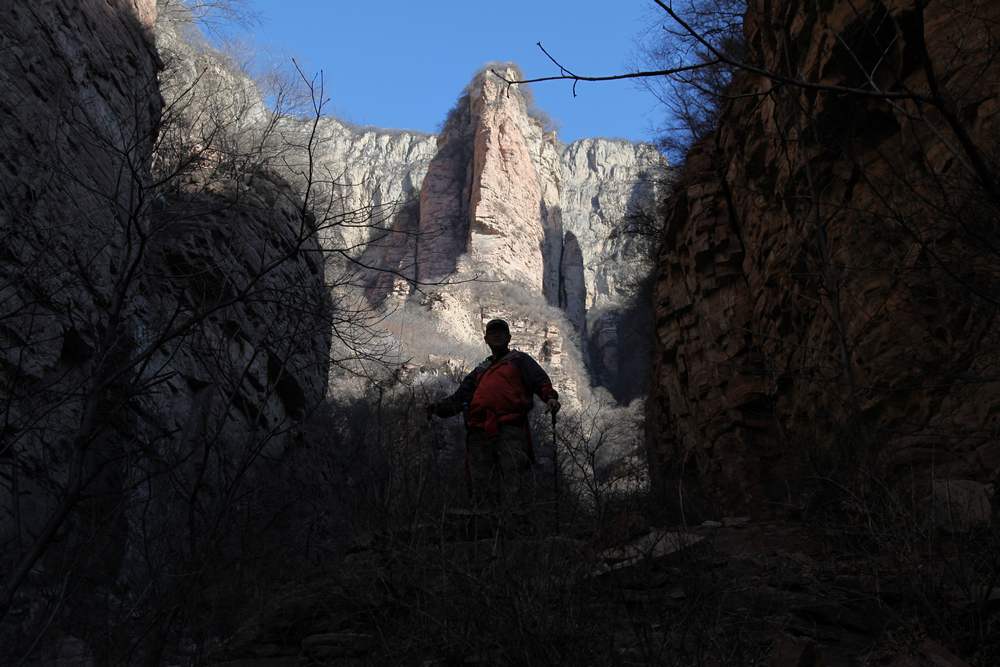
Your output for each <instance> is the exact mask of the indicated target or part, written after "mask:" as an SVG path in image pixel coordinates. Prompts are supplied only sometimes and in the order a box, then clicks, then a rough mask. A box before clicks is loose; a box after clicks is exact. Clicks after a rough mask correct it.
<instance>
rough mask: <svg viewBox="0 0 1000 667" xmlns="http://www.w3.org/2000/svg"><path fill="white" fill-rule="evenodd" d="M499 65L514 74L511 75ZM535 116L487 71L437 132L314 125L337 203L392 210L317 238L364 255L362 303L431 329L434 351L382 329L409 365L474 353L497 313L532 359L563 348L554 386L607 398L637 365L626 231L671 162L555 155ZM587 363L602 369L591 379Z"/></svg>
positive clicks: (621, 152)
mask: <svg viewBox="0 0 1000 667" xmlns="http://www.w3.org/2000/svg"><path fill="white" fill-rule="evenodd" d="M497 69H498V70H499V71H500V72H502V73H503V74H504V77H506V78H517V76H518V71H517V70H516V68H515V67H514V66H511V65H503V66H499V67H498V68H497ZM536 116H537V114H535V113H534V112H533V111H532V110H531V102H530V100H529V99H528V97H527V93H526V92H525V91H524V90H523V89H522V88H521V87H519V86H517V85H510V86H509V85H507V84H506V83H505V82H504V81H503V80H502V79H501V78H500V77H498V76H497V75H496V74H494V73H492V72H491V71H490V69H489V68H486V69H484V70H483V71H482V72H481V73H479V74H478V75H477V76H476V77H475V78H474V79H473V81H472V82H471V83H470V84H469V86H468V87H467V88H466V90H465V92H464V93H463V95H462V96H461V97H460V99H459V100H458V102H457V104H456V106H455V108H454V109H452V111H451V112H450V113H449V115H448V117H447V119H446V121H445V124H444V127H443V130H442V132H441V134H440V135H438V136H437V137H433V136H428V135H423V134H416V133H410V132H402V131H380V130H374V129H364V128H361V129H359V128H352V127H349V126H347V125H344V124H342V123H340V122H338V121H336V120H333V119H323V120H322V121H321V123H320V125H319V131H320V134H321V140H320V144H319V145H320V148H319V150H318V151H317V155H316V161H317V163H318V164H319V165H320V168H321V169H322V170H323V171H324V172H326V173H329V174H334V175H336V176H337V178H336V179H335V180H336V181H337V184H336V186H335V189H336V191H337V192H338V197H339V199H340V202H341V205H342V206H343V209H344V210H345V211H350V210H360V209H363V208H364V207H366V206H370V207H374V208H375V209H378V208H379V207H385V206H386V205H387V204H390V203H394V204H395V205H394V206H392V207H390V208H384V209H383V210H382V211H380V212H379V215H378V216H376V217H377V219H378V220H379V221H380V222H381V223H382V224H381V225H375V226H369V227H365V228H363V229H360V230H359V229H354V230H350V232H351V233H352V234H353V236H351V237H350V238H348V237H345V236H343V235H342V234H336V235H331V236H330V237H329V238H328V240H327V243H328V244H329V243H339V244H341V245H342V246H343V247H347V248H352V249H353V248H362V247H363V250H359V251H358V252H357V256H358V257H359V258H360V261H362V263H363V264H364V265H365V266H371V267H377V269H379V270H377V271H372V272H369V273H368V275H367V278H366V282H367V284H368V285H369V291H368V297H369V299H370V300H371V302H372V303H374V304H377V305H380V306H382V307H384V308H386V309H387V310H388V311H392V310H393V309H398V308H404V309H418V310H417V311H411V312H412V313H414V314H415V313H417V312H419V313H420V315H419V317H418V318H416V319H417V320H418V321H419V322H420V323H421V324H422V325H424V326H425V327H426V326H429V327H431V329H432V330H433V332H434V334H435V335H434V336H433V337H432V338H433V340H434V344H431V345H428V344H426V341H427V338H428V337H427V336H423V335H414V334H412V333H410V332H408V331H406V327H407V326H408V325H407V324H406V318H405V317H403V316H402V315H400V316H399V317H398V318H394V319H392V320H390V323H389V328H390V330H391V331H393V332H394V333H395V334H396V336H397V338H398V340H399V343H400V345H401V346H402V347H403V353H404V354H405V355H406V356H410V357H413V358H415V359H416V360H418V361H419V360H420V359H421V358H426V355H428V354H432V353H435V354H436V353H446V349H445V348H446V347H447V345H446V344H444V341H448V342H449V344H451V345H452V349H453V352H452V356H454V349H455V347H456V346H455V344H456V343H457V344H458V345H457V348H458V349H462V348H466V349H469V350H470V354H473V355H478V354H479V352H480V350H481V342H480V336H481V330H482V323H483V318H489V317H492V316H494V315H496V314H498V313H506V314H507V315H508V316H509V317H511V318H513V320H515V321H516V322H517V321H519V322H521V323H522V324H521V325H515V329H519V331H516V332H515V338H516V339H517V344H519V345H520V346H521V347H523V348H524V349H526V350H527V351H529V352H532V353H534V354H537V355H539V356H540V357H542V358H547V357H549V356H550V354H551V351H552V350H553V349H558V350H563V351H564V352H565V351H570V350H572V352H570V354H572V355H573V356H574V358H575V361H573V362H571V363H570V364H569V367H564V365H563V364H561V363H559V362H558V361H556V360H553V362H552V364H553V366H554V367H555V368H556V369H559V368H562V371H559V370H557V371H556V374H557V375H560V376H561V377H560V378H559V379H560V381H561V383H562V384H563V390H564V391H568V393H569V394H570V395H571V396H578V395H579V392H580V391H581V387H582V388H583V390H586V389H587V387H588V386H589V384H590V383H591V381H594V380H596V381H597V382H599V383H602V384H605V385H606V386H609V387H612V388H613V387H614V386H616V385H618V384H620V383H621V380H620V376H621V375H622V374H623V372H625V373H631V372H632V370H633V368H632V366H631V365H629V364H630V363H631V361H630V359H631V357H630V355H629V354H625V353H623V352H619V349H618V348H619V347H620V346H621V345H620V342H619V341H624V340H625V337H626V336H625V333H624V330H625V329H627V328H628V327H630V326H632V323H631V322H626V321H625V320H626V319H627V318H626V314H627V313H628V311H629V309H630V308H631V307H632V305H633V303H634V301H635V298H636V295H637V294H638V292H639V286H640V284H641V282H642V280H643V279H644V277H645V276H646V275H647V274H648V272H649V270H650V268H651V260H650V254H651V253H650V237H649V236H644V235H641V234H630V233H627V232H626V231H625V228H626V227H627V226H628V218H629V217H630V216H633V215H635V216H641V215H642V214H643V213H646V212H648V211H649V210H650V209H651V208H652V206H653V202H654V201H655V198H656V191H657V186H658V184H659V182H661V180H662V179H663V177H664V176H665V174H666V164H665V161H664V159H663V157H662V156H661V155H660V154H659V152H658V151H656V149H655V148H653V147H652V146H650V145H646V144H635V143H631V142H627V141H621V140H610V139H584V140H580V141H577V142H574V143H572V144H569V145H564V144H562V143H561V142H559V140H558V138H557V136H556V133H555V132H553V131H549V130H547V129H546V127H545V125H544V123H543V121H542V120H540V119H539V118H537V117H536ZM287 131H288V132H296V131H298V132H303V131H304V130H303V129H302V128H301V127H299V128H297V129H296V128H295V127H294V126H293V127H290V128H289V129H288V130H287ZM366 241H367V242H368V243H367V245H365V242H366ZM387 270H388V271H387ZM413 283H416V284H418V285H420V286H421V289H420V290H419V294H411V292H413V290H412V284H413ZM438 283H444V284H442V285H437V284H438ZM632 315H634V313H628V317H629V318H631V317H632ZM413 321H414V317H413V316H412V315H411V317H410V322H411V325H410V326H412V322H413ZM591 329H592V330H593V335H590V334H589V333H588V332H589V330H591ZM529 332H531V333H529ZM556 338H558V341H556V340H555V339H556ZM567 341H571V343H570V344H566V342H567ZM641 347H642V346H639V348H635V347H634V346H633V347H632V348H630V351H631V352H636V353H638V350H639V349H640V348H641ZM588 355H590V359H589V360H588ZM632 356H635V355H634V354H633V355H632ZM467 361H470V362H471V361H472V359H467ZM585 366H594V367H595V368H598V369H599V372H598V373H597V374H596V376H595V377H593V378H589V379H588V377H587V371H586V369H585ZM626 393H627V394H628V396H630V397H634V396H636V395H637V393H639V392H632V393H628V392H626Z"/></svg>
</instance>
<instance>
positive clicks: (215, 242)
mask: <svg viewBox="0 0 1000 667" xmlns="http://www.w3.org/2000/svg"><path fill="white" fill-rule="evenodd" d="M9 4H10V6H9V7H7V6H5V8H4V11H3V12H2V13H0V40H2V41H0V118H2V123H0V179H2V181H3V186H2V188H0V235H2V238H3V239H4V242H3V249H2V251H0V302H2V304H3V307H2V315H0V339H2V341H3V343H2V347H0V395H2V396H3V408H2V412H0V414H2V418H0V470H2V473H0V511H2V514H0V544H2V545H4V546H3V549H2V550H0V554H2V555H0V573H2V575H0V576H2V579H0V646H2V647H3V649H2V650H0V662H13V661H15V660H14V659H13V658H17V660H21V659H22V658H23V659H25V660H28V661H29V662H30V661H31V660H30V659H28V656H27V654H26V653H18V651H26V650H27V647H29V646H32V645H34V646H46V645H50V642H49V641H48V638H47V636H46V634H45V633H55V634H59V633H61V632H72V633H76V635H77V637H78V638H82V639H73V640H72V641H71V642H70V643H71V644H73V645H76V644H80V645H82V646H85V647H86V650H83V654H84V655H85V656H86V655H89V656H90V659H91V660H92V661H93V662H96V663H99V664H112V663H116V662H128V661H131V660H134V659H136V658H135V656H136V655H140V654H143V653H145V654H146V656H147V658H146V659H147V661H153V662H156V661H158V660H154V659H153V657H152V656H156V655H158V651H161V650H162V648H163V644H162V642H164V641H166V636H167V634H169V633H172V632H174V630H170V629H167V628H164V629H163V631H162V632H156V633H153V634H152V635H147V634H146V633H145V632H139V631H137V628H138V627H139V625H145V624H147V623H150V621H151V619H153V618H156V617H157V615H158V614H160V613H161V611H162V609H161V608H160V607H159V605H161V604H163V603H166V604H173V603H170V602H166V601H167V600H168V599H170V598H171V596H174V595H180V596H182V597H183V596H185V595H186V594H185V593H184V592H183V589H184V587H185V586H187V584H184V585H181V586H180V587H178V585H177V582H178V581H180V580H181V579H184V578H185V576H186V575H185V576H181V577H178V573H179V571H180V570H184V571H186V572H190V571H192V570H191V569H188V568H193V569H201V568H202V567H209V566H210V565H211V564H213V563H218V564H223V563H225V562H226V561H227V560H229V559H232V558H237V557H238V556H239V555H240V554H241V553H247V552H246V551H245V549H246V548H248V546H247V545H248V542H246V537H247V536H248V535H250V534H254V533H256V532H257V531H247V530H246V529H247V528H248V527H249V525H250V523H253V522H254V521H257V519H252V520H251V522H250V523H246V522H244V521H242V520H240V519H239V516H240V515H241V513H242V516H243V517H244V518H246V517H249V516H252V515H256V516H258V517H263V516H264V515H263V514H259V515H258V511H259V510H260V509H261V507H265V508H266V507H267V506H268V504H267V503H265V502H262V501H260V498H261V497H262V495H263V494H266V493H268V492H269V491H266V490H265V489H270V490H271V491H273V490H274V488H275V486H276V485H277V484H278V483H277V482H276V480H277V479H278V478H279V477H280V475H277V474H276V473H275V471H276V469H278V464H279V462H280V461H281V460H282V456H283V455H285V454H286V453H287V452H288V451H289V450H290V449H292V448H293V447H294V446H295V445H296V443H297V442H298V440H299V439H300V438H299V436H300V432H299V431H300V429H301V426H302V423H303V419H304V417H305V416H306V415H307V413H308V412H309V411H310V409H311V408H312V407H313V406H315V405H316V404H317V403H318V402H320V401H321V400H322V399H323V398H324V397H325V393H326V384H327V373H328V369H327V366H328V350H329V340H330V331H329V326H330V325H329V300H330V296H329V294H328V293H327V291H326V289H325V284H324V262H323V260H322V255H321V253H320V247H319V244H318V240H317V239H316V237H315V235H314V233H313V231H314V230H313V229H312V227H311V226H312V225H313V224H314V220H313V219H312V218H311V217H310V216H308V215H305V216H303V215H302V211H301V197H299V196H298V194H297V193H296V192H295V190H294V189H293V188H292V187H291V186H290V185H289V183H287V182H286V181H285V180H283V179H282V178H281V177H279V176H276V175H274V174H272V173H268V172H266V171H260V170H257V169H253V168H240V167H239V165H240V161H239V159H238V157H239V156H240V155H243V154H244V153H241V152H240V151H239V150H238V146H240V145H243V143H244V141H243V137H244V135H245V132H244V125H243V123H244V121H245V124H246V126H250V125H252V124H253V122H255V121H254V119H253V118H252V117H251V116H250V115H244V116H240V115H236V116H232V115H231V116H229V118H235V119H236V120H235V121H233V122H235V124H226V123H224V122H222V123H221V124H220V122H221V121H222V120H223V119H224V116H225V113H224V111H223V109H224V108H225V106H226V105H225V103H224V102H220V100H219V99H218V97H219V94H218V93H206V94H205V95H207V96H208V97H211V98H213V99H212V100H210V101H209V100H206V99H205V96H202V97H197V95H201V94H202V93H201V91H196V97H195V98H194V99H196V100H198V103H197V104H187V103H185V104H181V105H176V104H169V103H173V102H175V101H177V98H173V99H168V100H166V101H167V102H168V104H167V105H164V100H163V99H162V98H161V88H160V83H159V81H158V78H157V76H158V73H159V71H160V67H161V62H162V61H161V59H160V58H159V56H158V54H157V52H156V50H155V48H154V45H153V38H152V28H153V21H154V20H155V18H156V4H155V3H154V2H153V1H152V0H149V1H148V2H145V1H143V2H125V1H123V0H107V1H105V0H99V1H90V0H85V1H83V2H77V1H76V0H73V1H68V0H67V1H62V0H58V1H57V0H53V1H49V2H40V3H35V2H31V3H29V2H17V3H9ZM217 74H218V75H217V76H212V77H209V79H206V81H209V80H211V82H212V86H213V90H217V89H218V85H217V84H219V83H220V82H223V83H224V82H225V81H227V80H228V79H227V78H226V76H223V75H222V74H219V73H217ZM227 76H228V75H227ZM168 89H169V88H168ZM173 90H177V89H176V88H174V89H173ZM209 102H211V103H209ZM216 102H219V103H220V104H221V107H220V106H218V105H216V104H215V103H216ZM233 102H234V104H235V105H236V106H238V107H240V108H245V109H248V110H253V109H254V108H257V110H258V111H259V107H255V106H254V104H252V103H249V102H248V103H247V104H244V102H245V100H233ZM162 110H165V111H164V113H163V114H162V115H161V111H162ZM206 110H207V113H203V112H205V111H206ZM230 110H231V108H230ZM213 116H214V117H213ZM213 127H214V128H216V129H217V130H219V132H216V133H215V139H217V141H218V143H205V136H206V134H212V132H211V131H209V128H213ZM225 131H230V133H229V134H225ZM226 142H230V143H228V144H227V143H226ZM250 166H251V167H252V165H250ZM265 462H266V465H263V464H264V463H265ZM285 491H287V489H285ZM276 495H281V494H280V493H276ZM258 502H259V503H260V504H258V505H256V509H253V510H251V509H250V508H251V506H254V505H255V503H258ZM279 506H281V504H273V505H271V507H272V508H275V507H279ZM264 511H265V512H266V513H270V514H271V516H272V518H273V517H274V516H276V513H274V512H271V511H270V510H266V509H265V510H264ZM278 512H279V513H280V510H279V511H278ZM241 525H242V526H243V527H242V528H239V526H241ZM241 531H242V533H241ZM241 535H242V536H241ZM195 561H198V562H200V563H201V565H197V566H193V563H194V562H195ZM230 565H231V561H230ZM224 567H226V568H227V571H231V570H232V568H231V567H230V566H229V565H227V566H224ZM203 572H205V573H207V570H203ZM53 581H67V582H69V581H72V582H76V583H73V584H72V585H71V586H70V587H69V591H68V592H67V589H65V588H64V593H65V597H61V596H57V597H58V599H55V600H54V602H52V605H51V606H50V605H49V598H48V596H46V595H42V594H40V593H39V590H43V589H44V588H45V587H46V586H48V585H49V584H50V583H51V582H53ZM203 583H205V582H203ZM198 588H199V589H200V588H201V585H199V586H198ZM112 589H113V590H114V592H111V591H112ZM154 589H155V590H156V591H157V593H156V594H155V595H153V596H152V597H150V595H149V594H148V591H151V590H154ZM189 590H190V589H189ZM144 591H145V592H144ZM154 598H156V599H154ZM175 599H179V598H175ZM126 607H127V608H129V609H131V610H132V611H130V612H128V614H125V615H122V614H121V611H122V610H123V609H125V608H126ZM57 614H58V615H59V618H60V619H61V620H60V621H59V622H58V623H52V620H53V619H54V618H56V616H57ZM126 616H127V617H128V618H125V617H126ZM63 619H64V620H63ZM143 619H144V620H143ZM109 623H111V624H115V623H117V624H118V625H119V627H121V628H126V629H123V630H122V631H121V632H118V631H116V633H113V634H115V635H116V636H115V637H113V638H109V637H108V633H107V627H108V624H109ZM12 624H15V625H18V630H17V631H13V630H12V627H13V625H12ZM130 624H139V625H132V626H130ZM146 627H151V626H150V625H147V626H146ZM173 639H174V640H176V637H174V638H173ZM51 645H53V646H55V645H57V642H55V640H53V642H51ZM7 651H10V652H11V653H10V654H9V655H8V653H7ZM125 656H132V657H128V658H126V657H125ZM8 658H11V659H10V660H8ZM81 659H84V658H81Z"/></svg>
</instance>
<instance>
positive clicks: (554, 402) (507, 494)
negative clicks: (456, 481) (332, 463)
mask: <svg viewBox="0 0 1000 667" xmlns="http://www.w3.org/2000/svg"><path fill="white" fill-rule="evenodd" d="M483 340H485V341H486V344H487V345H489V347H490V351H491V352H492V353H493V354H491V355H490V356H488V357H487V358H486V360H485V361H483V363H481V364H479V366H477V367H476V368H475V369H474V370H473V371H472V372H471V373H469V374H468V375H467V376H465V379H464V380H462V383H461V384H460V385H459V387H458V390H457V391H455V393H454V394H452V395H451V396H449V397H448V398H446V399H444V400H442V401H438V402H436V403H431V404H429V405H428V406H427V416H428V418H430V417H431V416H432V415H437V416H438V417H451V416H453V415H457V414H458V413H460V412H464V414H465V426H466V449H465V464H466V479H467V481H468V483H469V492H470V496H471V497H472V500H473V503H474V504H476V505H490V506H493V507H494V508H498V509H499V508H500V507H504V508H509V506H510V505H511V504H512V503H514V502H516V495H517V492H518V491H519V488H518V487H519V486H520V485H521V481H522V478H523V473H524V472H525V471H526V470H527V469H528V468H530V467H531V464H532V463H533V462H534V460H535V456H534V451H533V450H532V446H531V434H530V431H529V430H528V412H529V411H530V410H531V407H532V403H533V398H532V395H537V396H538V397H539V398H541V399H542V400H543V401H545V403H546V411H547V412H551V413H552V414H553V418H554V416H555V414H556V413H557V412H558V411H559V407H560V406H559V394H558V393H556V390H555V389H553V388H552V381H551V380H550V379H549V376H548V374H546V372H545V371H544V370H542V367H541V366H539V365H538V362H536V361H535V360H534V359H532V358H531V356H529V355H527V354H525V353H524V352H520V351H518V350H512V349H510V348H509V347H508V346H509V344H510V327H509V326H508V325H507V323H506V322H504V321H503V320H490V321H489V322H488V323H487V324H486V335H485V336H483Z"/></svg>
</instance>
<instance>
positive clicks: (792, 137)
mask: <svg viewBox="0 0 1000 667" xmlns="http://www.w3.org/2000/svg"><path fill="white" fill-rule="evenodd" d="M960 15H961V18H960ZM997 16H998V7H997V6H996V5H995V4H989V3H969V4H968V5H966V6H965V9H961V10H960V8H959V7H958V6H957V5H955V6H952V5H949V4H947V3H945V4H940V3H933V4H931V5H929V6H928V7H927V8H926V9H924V10H921V9H919V8H918V7H916V6H914V5H912V4H911V3H908V2H896V1H890V2H885V3H881V2H875V1H872V2H865V3H862V4H861V5H860V6H858V5H857V3H848V2H837V1H835V2H832V3H826V4H825V5H821V6H820V7H817V6H814V5H812V4H809V3H803V2H799V1H797V0H785V1H783V2H777V3H758V2H753V3H750V7H749V10H748V13H747V18H746V21H745V24H744V32H745V36H746V41H747V58H748V59H749V60H750V61H751V62H754V63H757V64H759V66H760V67H761V68H763V69H765V70H767V71H770V72H774V73H777V74H778V75H779V76H780V77H783V79H782V80H783V81H786V82H788V81H793V82H794V81H805V82H808V83H807V84H806V85H796V84H795V83H788V84H787V85H778V83H777V82H776V81H775V79H773V78H768V77H765V76H761V75H758V74H754V73H750V72H737V73H736V75H735V79H734V82H733V84H732V88H731V91H730V92H731V93H732V94H733V95H734V97H735V99H733V100H732V101H729V102H726V103H725V105H724V106H723V107H722V111H721V118H720V122H719V127H718V129H717V130H716V131H715V132H714V134H712V135H710V136H709V137H707V138H706V139H704V140H703V141H701V142H700V143H699V144H697V145H696V146H695V147H694V148H693V149H692V150H691V152H690V154H689V155H688V157H687V163H686V165H685V169H684V173H683V175H682V176H681V177H680V184H679V186H678V187H677V188H676V190H675V192H674V194H673V196H672V198H671V199H670V200H669V201H668V202H667V220H666V230H665V233H664V236H663V245H662V247H661V249H660V254H659V260H658V269H657V279H656V285H655V301H654V303H655V317H656V349H655V353H654V360H655V370H654V375H655V380H654V390H653V394H652V396H651V399H650V404H649V405H650V414H649V424H648V433H649V434H650V440H649V456H650V466H651V473H652V475H653V478H654V481H655V482H656V486H657V487H658V489H659V491H660V493H661V494H662V495H663V497H664V498H666V499H667V500H668V502H670V503H671V504H673V505H676V504H677V499H678V498H680V497H687V498H689V499H693V498H700V499H701V501H702V502H703V505H702V508H703V509H705V510H706V511H707V512H709V513H719V512H735V511H747V510H750V511H753V512H761V513H766V512H770V511H785V510H792V509H795V508H797V507H802V506H803V503H807V502H808V497H809V492H808V489H809V488H816V483H817V481H818V480H823V479H834V480H844V479H847V478H848V477H850V475H857V474H858V471H859V470H860V471H864V472H863V473H862V474H870V475H873V476H875V477H877V478H880V479H883V480H897V479H901V478H905V479H906V480H909V481H907V484H911V483H912V484H914V485H915V488H916V489H917V490H918V491H919V492H921V493H923V492H925V491H926V490H927V489H928V488H929V487H930V486H931V482H932V480H933V479H938V478H941V479H943V478H952V479H968V480H975V481H978V482H988V481H991V480H994V481H995V480H996V477H997V474H998V470H1000V445H998V441H997V438H996V434H997V429H998V427H1000V384H998V383H997V379H996V378H997V370H998V366H997V364H998V361H1000V359H998V353H997V350H998V348H997V343H998V339H997V331H998V329H997V327H996V315H997V304H998V303H1000V300H998V299H997V297H998V295H1000V292H998V290H997V285H998V278H1000V275H998V270H997V266H998V264H997V262H996V243H995V240H996V238H997V235H996V231H997V228H996V224H997V222H996V221H997V219H998V216H997V213H998V211H1000V196H998V195H1000V189H998V188H997V182H998V180H997V174H998V169H997V164H998V162H997V156H998V155H1000V153H998V150H997V149H998V142H997V137H998V134H997V133H998V129H1000V128H998V124H997V119H998V116H997V109H998V95H997V90H998V86H997V82H998V76H1000V70H998V68H997V64H996V62H995V59H991V58H992V56H991V53H992V51H991V45H995V40H996V38H997V36H998V35H997V31H996V19H997ZM852 89H856V90H863V91H867V92H851V90H852ZM873 90H875V91H877V92H872V91H873ZM883 93H884V94H883ZM678 485H680V488H678ZM685 494H686V495H685ZM695 504H697V503H695ZM690 509H691V506H689V510H690Z"/></svg>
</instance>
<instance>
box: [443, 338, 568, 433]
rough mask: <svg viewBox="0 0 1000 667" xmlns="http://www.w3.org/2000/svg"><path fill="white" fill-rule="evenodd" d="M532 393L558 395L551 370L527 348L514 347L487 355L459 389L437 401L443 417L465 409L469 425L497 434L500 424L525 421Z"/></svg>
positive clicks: (545, 395)
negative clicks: (501, 352)
mask: <svg viewBox="0 0 1000 667" xmlns="http://www.w3.org/2000/svg"><path fill="white" fill-rule="evenodd" d="M532 395H537V396H538V397H539V398H541V399H542V400H543V401H550V400H552V399H553V398H559V394H558V393H557V392H556V390H555V389H553V388H552V381H551V380H550V379H549V376H548V374H546V372H545V371H544V370H543V369H542V367H541V366H539V365H538V362H536V361H535V360H534V359H532V358H531V357H530V356H529V355H527V354H525V353H524V352H520V351H518V350H511V351H509V352H508V353H507V354H505V355H504V356H503V357H501V358H500V359H496V360H495V359H493V356H492V355H491V356H489V357H487V358H486V360H485V361H483V363H481V364H479V366H477V367H476V368H475V369H474V370H473V371H472V372H471V373H469V374H468V375H467V376H465V379H464V380H462V384H460V385H459V387H458V390H457V391H456V392H455V393H454V394H452V395H451V396H449V397H448V398H446V399H444V400H443V401H441V402H440V403H438V404H437V409H436V410H435V412H436V413H437V415H438V416H440V417H450V416H452V415H456V414H458V413H459V412H463V411H464V412H465V423H466V425H467V426H468V427H469V428H475V429H481V430H483V431H486V433H488V434H490V435H494V434H496V432H497V430H498V429H499V428H500V424H507V423H526V422H527V417H528V412H529V411H530V410H531V406H532V402H533V401H532Z"/></svg>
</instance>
